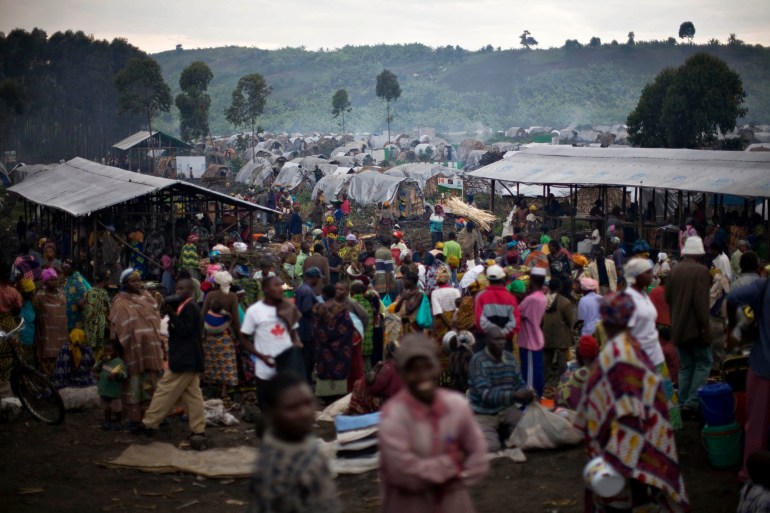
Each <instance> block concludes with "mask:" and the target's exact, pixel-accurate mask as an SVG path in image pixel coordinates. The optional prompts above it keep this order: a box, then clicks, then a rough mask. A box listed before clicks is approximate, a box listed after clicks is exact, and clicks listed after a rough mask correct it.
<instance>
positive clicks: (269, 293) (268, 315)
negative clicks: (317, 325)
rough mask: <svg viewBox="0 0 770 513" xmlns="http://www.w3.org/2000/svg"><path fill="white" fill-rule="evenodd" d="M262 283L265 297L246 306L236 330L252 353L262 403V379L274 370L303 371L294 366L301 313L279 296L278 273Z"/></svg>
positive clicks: (297, 360)
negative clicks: (239, 332)
mask: <svg viewBox="0 0 770 513" xmlns="http://www.w3.org/2000/svg"><path fill="white" fill-rule="evenodd" d="M262 287H263V292H264V294H265V299H264V300H262V301H259V302H257V303H254V304H253V305H251V306H250V307H249V309H248V310H246V314H245V316H244V319H243V324H242V325H241V334H240V342H241V346H242V347H243V348H244V349H246V350H247V351H248V352H249V353H250V354H252V355H253V357H252V360H254V373H255V374H256V377H257V399H258V401H259V403H260V406H263V405H264V402H263V400H262V398H263V395H262V394H263V393H264V392H265V389H266V386H265V385H266V382H267V381H269V380H271V379H272V378H273V377H274V376H275V375H276V373H277V371H281V370H292V371H294V372H296V373H297V374H299V375H300V376H303V375H304V369H299V368H298V367H300V366H301V365H300V364H301V362H302V356H301V353H300V351H301V349H300V348H301V343H300V342H299V338H298V336H297V333H296V328H297V326H298V321H299V318H300V316H301V315H300V313H299V311H298V310H297V308H296V307H295V306H294V304H293V303H291V302H290V301H289V300H288V299H286V298H284V297H283V281H282V280H281V279H280V278H279V277H277V276H270V277H268V278H266V279H265V280H264V281H263V283H262ZM294 353H297V354H296V355H294Z"/></svg>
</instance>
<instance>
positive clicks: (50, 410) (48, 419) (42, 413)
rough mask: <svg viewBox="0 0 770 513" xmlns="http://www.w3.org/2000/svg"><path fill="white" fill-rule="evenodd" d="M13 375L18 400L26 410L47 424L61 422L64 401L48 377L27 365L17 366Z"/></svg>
mask: <svg viewBox="0 0 770 513" xmlns="http://www.w3.org/2000/svg"><path fill="white" fill-rule="evenodd" d="M15 377H16V390H17V391H18V397H19V400H20V401H21V404H22V405H24V407H25V408H26V409H27V411H29V412H30V413H31V414H32V416H33V417H35V418H36V419H38V420H40V421H42V422H45V423H47V424H51V425H56V424H61V422H62V421H63V420H64V401H62V398H61V396H60V395H59V392H58V391H57V390H56V387H54V386H53V384H52V383H51V382H50V381H49V380H48V378H46V377H45V376H44V375H43V374H42V373H41V372H38V371H36V370H34V369H31V368H29V367H21V368H19V369H18V371H17V372H16V373H15Z"/></svg>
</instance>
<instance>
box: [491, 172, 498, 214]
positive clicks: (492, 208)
mask: <svg viewBox="0 0 770 513" xmlns="http://www.w3.org/2000/svg"><path fill="white" fill-rule="evenodd" d="M495 182H497V180H492V197H491V199H490V200H489V210H491V211H492V213H493V214H494V213H495Z"/></svg>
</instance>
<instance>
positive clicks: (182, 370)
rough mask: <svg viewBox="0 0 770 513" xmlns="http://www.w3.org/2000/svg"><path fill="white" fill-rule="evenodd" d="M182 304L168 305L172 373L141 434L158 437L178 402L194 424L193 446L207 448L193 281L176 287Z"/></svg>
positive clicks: (200, 324)
mask: <svg viewBox="0 0 770 513" xmlns="http://www.w3.org/2000/svg"><path fill="white" fill-rule="evenodd" d="M176 293H177V296H178V299H179V301H178V302H169V303H168V304H167V305H166V309H167V313H168V316H169V325H168V332H169V337H168V367H169V368H168V370H167V371H165V372H164V373H163V378H161V380H160V382H158V388H157V390H156V391H155V395H153V397H152V402H151V403H150V407H149V408H148V409H147V413H145V414H144V419H142V423H141V425H140V426H139V429H138V433H139V434H144V435H152V434H154V433H155V432H156V431H157V429H158V426H160V423H161V422H162V421H163V419H165V418H166V416H167V415H168V414H169V412H170V411H171V409H172V408H173V406H174V405H175V404H176V403H177V402H181V403H182V406H184V409H185V411H186V412H187V417H188V419H189V424H190V431H191V433H192V434H191V435H190V445H192V447H193V448H194V449H197V450H202V449H205V448H206V432H205V430H206V419H205V414H204V407H203V394H202V393H201V387H200V379H199V375H200V373H202V372H203V362H204V360H203V346H202V345H201V337H202V334H203V318H202V317H201V311H200V308H198V305H197V304H196V303H195V302H194V301H193V300H192V297H193V294H194V285H193V282H192V280H189V279H187V280H179V283H177V285H176Z"/></svg>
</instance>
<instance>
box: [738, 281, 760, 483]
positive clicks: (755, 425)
mask: <svg viewBox="0 0 770 513" xmlns="http://www.w3.org/2000/svg"><path fill="white" fill-rule="evenodd" d="M768 280H770V279H768V278H765V279H764V280H754V281H753V282H751V283H750V284H749V285H745V286H743V287H738V288H736V289H733V290H732V291H731V292H730V293H729V294H728V295H727V304H728V308H729V309H732V310H734V309H735V307H736V306H738V305H739V306H750V307H751V309H752V310H753V311H754V316H755V319H756V322H757V325H758V327H759V340H758V341H757V342H755V343H754V345H753V346H752V347H751V354H750V355H749V370H748V376H747V378H746V390H750V391H751V393H749V394H746V431H745V436H744V446H743V469H742V470H741V473H740V474H739V478H740V479H741V480H743V481H746V480H747V479H748V473H747V470H746V462H747V461H748V459H749V457H750V456H751V455H752V454H754V453H756V452H762V451H767V450H768V447H769V446H770V286H768Z"/></svg>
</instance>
